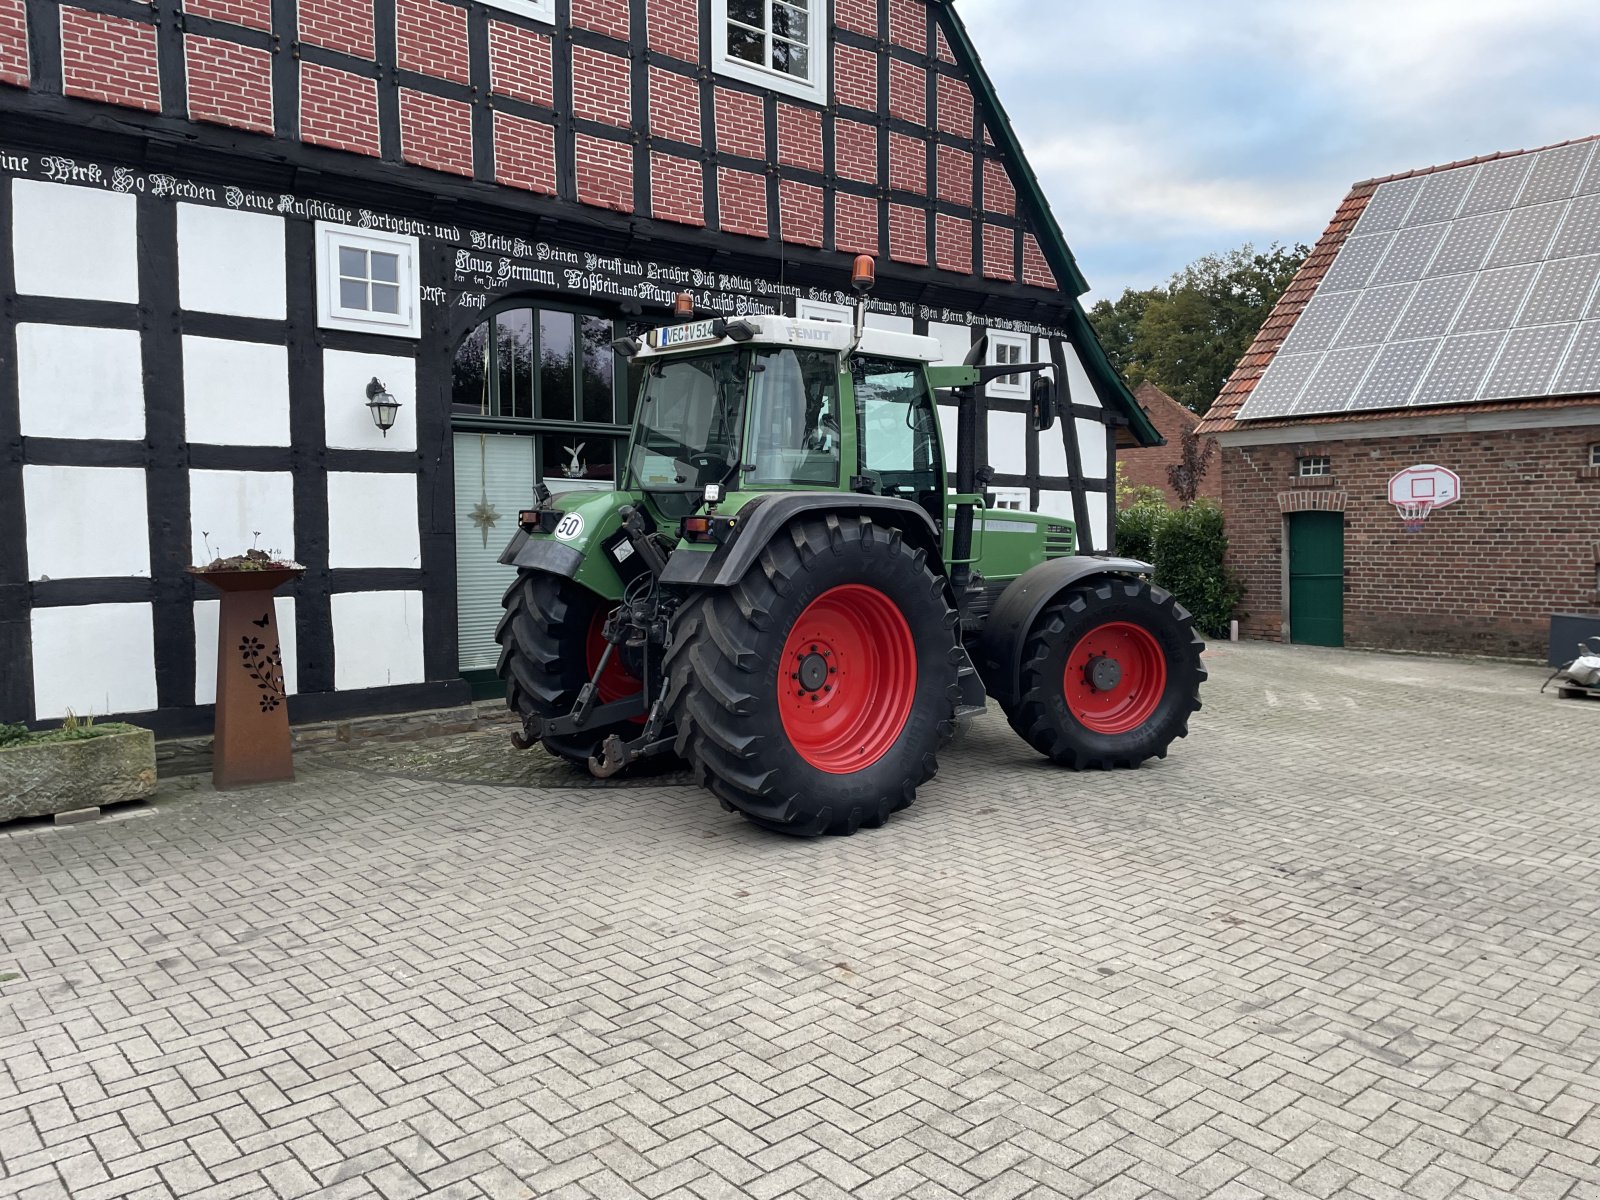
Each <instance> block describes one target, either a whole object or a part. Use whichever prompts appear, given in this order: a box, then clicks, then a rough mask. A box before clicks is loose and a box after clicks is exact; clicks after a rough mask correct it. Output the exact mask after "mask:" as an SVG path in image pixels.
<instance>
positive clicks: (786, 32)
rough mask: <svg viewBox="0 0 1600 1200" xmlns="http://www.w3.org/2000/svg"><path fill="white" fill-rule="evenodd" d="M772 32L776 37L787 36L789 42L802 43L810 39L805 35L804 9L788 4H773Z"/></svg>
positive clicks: (806, 32)
mask: <svg viewBox="0 0 1600 1200" xmlns="http://www.w3.org/2000/svg"><path fill="white" fill-rule="evenodd" d="M772 32H773V33H774V34H776V35H777V36H778V37H784V38H788V39H789V40H790V41H791V42H800V43H801V44H802V45H803V44H804V43H805V42H807V41H808V40H810V39H809V37H808V36H807V34H808V30H807V28H806V12H805V9H803V8H800V7H797V6H794V5H789V4H774V5H773V6H772Z"/></svg>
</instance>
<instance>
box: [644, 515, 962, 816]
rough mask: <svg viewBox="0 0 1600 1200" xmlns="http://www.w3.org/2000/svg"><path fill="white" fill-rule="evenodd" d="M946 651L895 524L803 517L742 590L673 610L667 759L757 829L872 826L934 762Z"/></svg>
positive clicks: (929, 597)
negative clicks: (687, 769) (674, 756)
mask: <svg viewBox="0 0 1600 1200" xmlns="http://www.w3.org/2000/svg"><path fill="white" fill-rule="evenodd" d="M957 653H958V652H957V649H956V634H955V613H954V611H953V610H952V609H951V608H950V606H949V604H948V603H947V602H946V600H945V596H944V588H943V584H942V583H941V582H940V580H939V579H938V578H937V577H936V576H935V575H934V574H933V572H932V571H930V570H929V569H928V565H927V558H926V555H925V554H924V553H923V552H922V551H921V550H917V549H914V548H912V547H911V546H908V545H907V544H906V543H905V541H904V540H903V538H902V536H901V534H900V532H899V531H898V530H893V529H886V528H884V527H883V526H881V525H877V524H874V523H873V522H872V521H871V520H868V519H867V518H864V517H857V518H851V517H827V518H819V519H814V520H809V521H802V522H799V523H797V524H795V525H793V526H791V527H789V528H788V529H786V530H785V531H783V532H782V533H780V534H779V535H778V536H777V537H776V538H775V539H774V540H773V542H772V543H771V544H770V545H769V546H767V547H766V548H765V549H764V550H762V552H761V556H760V558H759V559H758V560H757V562H756V564H755V565H754V566H753V567H752V568H751V569H750V571H749V572H748V573H747V574H746V575H745V578H744V579H743V580H742V581H741V582H740V583H738V584H736V585H735V586H734V587H732V588H729V589H726V590H722V589H718V590H715V591H710V592H707V593H705V594H703V595H700V596H697V597H694V598H693V599H691V600H690V601H689V603H688V604H686V605H685V606H684V607H683V608H682V609H681V610H680V611H679V613H678V616H677V618H676V622H675V626H674V629H673V635H672V646H671V649H670V650H669V651H668V654H667V664H666V672H667V679H668V685H667V686H668V692H667V695H668V704H669V708H670V711H671V713H672V719H673V723H674V726H675V727H676V730H677V750H678V753H679V754H680V755H682V756H683V757H684V758H687V759H688V760H689V762H690V764H691V765H692V766H693V767H694V768H695V772H696V774H697V775H698V777H699V779H700V781H701V782H702V783H703V784H705V785H706V786H707V787H709V788H710V789H711V791H712V792H713V793H714V794H715V795H716V796H717V797H718V798H719V799H720V800H721V801H722V803H723V807H725V808H727V809H729V810H730V811H738V812H741V813H743V814H744V815H745V816H746V817H748V818H749V819H750V820H752V821H754V822H755V823H756V824H758V825H761V826H764V827H765V828H768V829H774V830H777V831H779V832H781V833H788V834H795V835H798V836H803V837H815V836H817V835H819V834H852V833H854V832H855V831H856V830H857V829H858V828H860V827H861V826H863V825H866V826H869V827H876V826H879V825H882V824H883V823H884V822H885V821H887V820H888V819H889V814H890V813H893V812H896V811H898V810H899V809H902V808H905V807H906V806H907V805H908V804H910V803H911V801H912V799H913V798H914V796H915V795H916V790H917V787H918V786H919V785H920V784H921V783H923V782H924V781H925V780H927V779H929V778H931V777H932V776H933V774H934V772H935V770H937V762H936V759H935V754H936V752H937V750H938V748H939V745H940V743H941V741H942V740H943V739H944V738H946V737H948V736H949V733H950V731H951V728H952V722H953V719H954V715H955V705H956V700H957V696H958V694H959V688H958V687H957V683H956V672H957V665H956V663H957Z"/></svg>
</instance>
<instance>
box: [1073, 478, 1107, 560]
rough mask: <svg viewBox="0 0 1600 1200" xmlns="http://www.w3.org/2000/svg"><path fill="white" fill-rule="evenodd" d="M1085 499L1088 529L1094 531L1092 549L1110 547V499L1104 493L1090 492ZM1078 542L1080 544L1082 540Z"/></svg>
mask: <svg viewBox="0 0 1600 1200" xmlns="http://www.w3.org/2000/svg"><path fill="white" fill-rule="evenodd" d="M1086 499H1087V501H1088V505H1089V528H1090V529H1092V530H1094V548H1095V549H1096V550H1105V549H1106V547H1108V546H1110V545H1111V528H1110V513H1111V503H1110V500H1111V498H1110V497H1109V496H1107V495H1106V493H1105V492H1090V493H1089V495H1088V496H1087V497H1086ZM1079 540H1080V543H1081V541H1082V539H1081V538H1080V539H1079Z"/></svg>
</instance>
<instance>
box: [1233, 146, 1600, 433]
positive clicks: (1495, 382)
mask: <svg viewBox="0 0 1600 1200" xmlns="http://www.w3.org/2000/svg"><path fill="white" fill-rule="evenodd" d="M1419 279H1420V282H1418V280H1419ZM1580 318H1581V319H1582V324H1575V323H1576V322H1578V321H1579V319H1580ZM1582 391H1593V392H1600V141H1590V142H1581V143H1575V144H1573V145H1568V146H1558V147H1555V148H1553V149H1551V150H1542V151H1538V152H1537V153H1532V154H1519V155H1510V156H1507V157H1505V158H1500V159H1493V160H1491V161H1489V162H1485V163H1481V164H1474V165H1471V166H1465V167H1457V168H1454V169H1453V170H1448V171H1437V172H1434V173H1432V174H1429V175H1412V176H1408V177H1406V178H1404V179H1395V180H1390V181H1389V182H1388V183H1384V184H1380V185H1379V186H1378V188H1377V190H1376V191H1374V192H1373V194H1372V196H1371V198H1370V199H1369V200H1368V202H1367V207H1366V209H1365V211H1364V212H1363V213H1362V216H1361V219H1360V220H1359V221H1357V222H1356V227H1355V229H1354V230H1353V231H1352V234H1351V236H1350V237H1349V238H1348V239H1347V240H1346V241H1345V243H1344V244H1343V245H1342V246H1341V247H1340V249H1339V253H1338V254H1337V255H1335V257H1334V260H1333V262H1332V264H1330V266H1329V269H1328V271H1327V274H1326V275H1325V276H1324V277H1323V279H1322V281H1321V283H1320V284H1319V285H1318V287H1317V290H1316V292H1315V293H1314V294H1313V296H1312V298H1311V301H1310V303H1309V304H1307V306H1306V308H1305V310H1304V311H1303V312H1302V313H1301V315H1300V317H1299V318H1298V320H1297V321H1296V322H1295V325H1294V328H1293V329H1291V330H1290V331H1289V336H1288V337H1287V338H1286V339H1285V341H1284V343H1283V346H1282V348H1281V350H1280V352H1279V353H1278V355H1277V356H1276V357H1275V358H1274V359H1273V361H1272V363H1271V364H1269V366H1268V368H1267V370H1266V372H1265V374H1264V375H1263V376H1262V378H1261V380H1260V381H1259V382H1258V384H1257V386H1256V388H1255V390H1254V391H1253V392H1252V393H1251V395H1250V398H1249V399H1248V400H1247V401H1246V402H1245V405H1244V407H1243V408H1242V409H1241V410H1240V412H1239V417H1240V418H1241V419H1244V420H1254V419H1258V418H1262V417H1280V418H1281V417H1294V416H1309V415H1312V414H1316V413H1338V412H1345V411H1350V410H1354V409H1381V408H1401V407H1421V406H1426V405H1439V404H1463V403H1468V402H1471V401H1474V400H1493V399H1510V398H1515V397H1521V396H1528V397H1534V396H1542V395H1549V394H1567V393H1572V392H1582Z"/></svg>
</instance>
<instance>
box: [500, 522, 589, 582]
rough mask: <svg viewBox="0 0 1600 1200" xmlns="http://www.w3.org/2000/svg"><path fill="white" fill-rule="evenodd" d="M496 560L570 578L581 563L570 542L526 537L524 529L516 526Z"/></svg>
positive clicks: (523, 569) (581, 559) (581, 556)
mask: <svg viewBox="0 0 1600 1200" xmlns="http://www.w3.org/2000/svg"><path fill="white" fill-rule="evenodd" d="M500 561H501V562H502V563H504V564H505V565H506V566H508V567H516V568H518V569H519V570H522V571H544V572H545V573H546V574H549V575H560V576H561V577H562V578H564V579H571V578H572V577H573V576H574V575H576V574H577V573H578V568H579V567H580V566H581V565H583V555H582V554H580V553H578V551H577V550H575V549H573V548H572V547H571V546H567V545H563V544H562V543H561V542H553V541H551V540H550V539H549V538H547V537H539V538H534V537H529V536H528V534H527V531H526V530H522V529H519V530H517V532H516V533H515V535H513V536H512V538H511V544H510V545H509V546H507V547H506V548H505V550H504V551H502V552H501V555H500Z"/></svg>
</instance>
